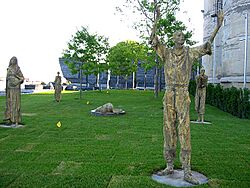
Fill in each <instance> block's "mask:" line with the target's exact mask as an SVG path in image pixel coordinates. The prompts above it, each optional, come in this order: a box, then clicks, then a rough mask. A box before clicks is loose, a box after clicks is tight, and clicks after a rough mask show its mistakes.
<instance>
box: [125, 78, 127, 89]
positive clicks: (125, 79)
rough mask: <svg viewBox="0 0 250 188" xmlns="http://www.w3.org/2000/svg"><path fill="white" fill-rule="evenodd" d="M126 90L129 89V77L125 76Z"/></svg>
mask: <svg viewBox="0 0 250 188" xmlns="http://www.w3.org/2000/svg"><path fill="white" fill-rule="evenodd" d="M125 89H128V76H125Z"/></svg>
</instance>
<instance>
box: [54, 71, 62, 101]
mask: <svg viewBox="0 0 250 188" xmlns="http://www.w3.org/2000/svg"><path fill="white" fill-rule="evenodd" d="M59 75H60V72H57V76H56V78H55V94H54V96H55V100H56V102H60V101H61V92H62V85H61V82H62V78H61V76H59Z"/></svg>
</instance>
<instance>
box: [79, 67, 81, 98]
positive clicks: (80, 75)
mask: <svg viewBox="0 0 250 188" xmlns="http://www.w3.org/2000/svg"><path fill="white" fill-rule="evenodd" d="M79 77H80V99H82V69H80V76H79Z"/></svg>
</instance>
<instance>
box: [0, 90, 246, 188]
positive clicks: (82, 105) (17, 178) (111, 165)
mask: <svg viewBox="0 0 250 188" xmlns="http://www.w3.org/2000/svg"><path fill="white" fill-rule="evenodd" d="M162 96H163V93H161V94H160V97H159V98H158V99H154V97H153V93H152V92H150V91H146V92H145V91H110V92H109V93H108V94H107V93H106V92H104V91H103V92H99V91H93V92H92V91H91V92H89V91H88V92H84V95H83V99H82V100H79V93H64V94H63V99H62V101H61V102H60V103H56V102H54V100H53V94H52V93H47V94H32V95H23V96H22V112H23V122H24V123H25V127H24V128H20V129H6V128H0V187H90V188H94V187H101V188H102V187H108V188H115V187H119V188H120V187H124V188H125V187H134V188H139V187H142V188H145V187H159V188H163V187H168V186H166V185H162V184H158V183H156V182H154V181H153V180H151V177H150V176H151V174H152V172H154V171H156V170H158V169H161V168H163V167H164V166H165V162H164V159H163V156H162V149H163V147H162V143H163V135H162ZM87 101H90V104H89V105H88V104H87ZM192 101H193V100H192ZM106 102H112V103H113V104H114V106H115V107H117V108H122V109H124V110H125V111H126V114H125V115H122V116H116V117H96V116H93V115H91V114H90V110H91V109H94V108H96V107H97V106H100V105H102V104H104V103H106ZM4 109H5V98H4V97H0V110H1V112H0V113H1V114H3V113H4ZM190 115H191V119H196V114H195V112H194V106H193V103H192V105H191V114H190ZM205 119H206V120H209V121H211V122H212V125H204V126H202V125H196V124H191V134H192V168H193V170H196V171H199V172H201V173H203V174H205V175H206V176H207V177H209V183H208V184H206V185H200V186H198V187H250V120H242V119H238V118H236V117H233V116H232V115H230V114H227V113H225V112H222V111H220V110H218V109H216V108H214V107H211V106H207V108H206V118H205ZM58 121H61V123H62V126H61V127H60V128H58V127H57V126H56V123H57V122H58ZM175 164H176V166H177V167H180V166H181V165H180V162H179V159H178V158H177V159H176V162H175Z"/></svg>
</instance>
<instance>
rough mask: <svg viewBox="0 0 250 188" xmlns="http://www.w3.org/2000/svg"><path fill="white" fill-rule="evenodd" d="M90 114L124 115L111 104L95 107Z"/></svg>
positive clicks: (123, 112)
mask: <svg viewBox="0 0 250 188" xmlns="http://www.w3.org/2000/svg"><path fill="white" fill-rule="evenodd" d="M91 113H92V114H94V115H101V116H107V115H121V114H125V111H123V110H122V109H119V108H114V106H113V104H112V103H106V104H104V105H102V106H99V107H97V108H96V109H94V110H91Z"/></svg>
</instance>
